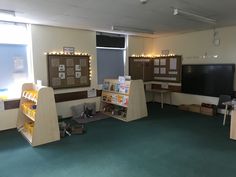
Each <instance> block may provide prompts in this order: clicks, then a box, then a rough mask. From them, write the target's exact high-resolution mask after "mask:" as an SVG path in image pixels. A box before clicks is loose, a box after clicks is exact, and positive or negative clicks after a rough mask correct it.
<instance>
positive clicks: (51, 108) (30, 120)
mask: <svg viewBox="0 0 236 177" xmlns="http://www.w3.org/2000/svg"><path fill="white" fill-rule="evenodd" d="M17 129H18V131H19V132H20V133H21V134H22V135H23V136H24V137H25V138H26V140H27V141H28V142H29V143H30V144H31V145H32V146H38V145H42V144H46V143H49V142H53V141H58V140H60V133H59V126H58V119H57V112H56V105H55V98H54V92H53V89H52V88H51V87H45V86H40V87H38V86H37V85H35V84H33V83H25V84H23V86H22V93H21V99H20V108H19V112H18V119H17Z"/></svg>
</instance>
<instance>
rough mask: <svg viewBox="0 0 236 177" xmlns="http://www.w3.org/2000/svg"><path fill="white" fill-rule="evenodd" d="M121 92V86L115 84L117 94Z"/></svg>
mask: <svg viewBox="0 0 236 177" xmlns="http://www.w3.org/2000/svg"><path fill="white" fill-rule="evenodd" d="M119 91H120V84H115V92H119Z"/></svg>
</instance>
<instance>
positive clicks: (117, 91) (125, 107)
mask: <svg viewBox="0 0 236 177" xmlns="http://www.w3.org/2000/svg"><path fill="white" fill-rule="evenodd" d="M100 110H101V112H102V113H104V114H106V115H108V116H111V117H114V118H117V119H119V120H123V121H126V122H129V121H132V120H136V119H140V118H143V117H146V116H147V105H146V98H145V93H144V85H143V81H142V80H131V81H125V83H123V84H121V83H119V82H118V80H116V79H105V80H104V84H103V91H102V96H101V108H100Z"/></svg>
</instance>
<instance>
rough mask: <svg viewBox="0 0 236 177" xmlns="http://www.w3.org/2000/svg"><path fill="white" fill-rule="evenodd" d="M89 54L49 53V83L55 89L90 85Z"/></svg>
mask: <svg viewBox="0 0 236 177" xmlns="http://www.w3.org/2000/svg"><path fill="white" fill-rule="evenodd" d="M89 60H90V56H89V55H64V54H63V55H58V54H48V55H47V68H48V85H49V86H50V87H52V88H54V89H65V88H76V87H89V86H90V84H91V83H90V62H89Z"/></svg>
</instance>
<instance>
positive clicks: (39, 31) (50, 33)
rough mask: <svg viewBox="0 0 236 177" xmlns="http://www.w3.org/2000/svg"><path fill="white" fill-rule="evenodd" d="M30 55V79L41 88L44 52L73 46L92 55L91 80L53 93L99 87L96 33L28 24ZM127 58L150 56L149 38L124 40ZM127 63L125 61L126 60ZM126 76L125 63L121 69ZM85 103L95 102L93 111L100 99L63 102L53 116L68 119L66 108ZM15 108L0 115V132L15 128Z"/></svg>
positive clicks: (151, 43)
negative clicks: (39, 81)
mask: <svg viewBox="0 0 236 177" xmlns="http://www.w3.org/2000/svg"><path fill="white" fill-rule="evenodd" d="M31 30H32V55H33V67H34V78H35V81H36V80H42V84H43V85H47V84H48V78H47V58H46V56H45V55H44V53H45V52H53V51H56V52H60V51H62V50H63V47H65V46H66V47H74V48H75V50H76V52H84V53H88V54H90V55H91V56H92V63H91V68H92V81H91V87H86V88H74V89H60V90H55V93H67V92H75V91H82V90H87V89H89V88H95V89H97V88H99V87H98V85H97V60H96V32H94V31H87V30H79V29H69V28H59V27H50V26H40V25H32V28H31ZM128 43H129V46H128V50H127V56H130V55H132V54H152V53H153V39H152V38H145V37H135V36H132V37H129V38H128ZM127 61H128V60H127ZM125 68H126V69H125V71H126V73H128V64H127V65H126V67H125ZM85 102H96V105H97V107H96V109H97V111H98V110H99V106H100V98H99V97H97V98H91V99H82V100H73V101H67V102H60V103H57V104H56V106H57V113H58V115H62V116H63V117H69V116H71V110H70V107H71V106H73V105H76V104H81V103H85ZM17 112H18V109H11V110H7V111H1V112H0V130H5V129H9V128H15V126H16V119H17Z"/></svg>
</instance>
